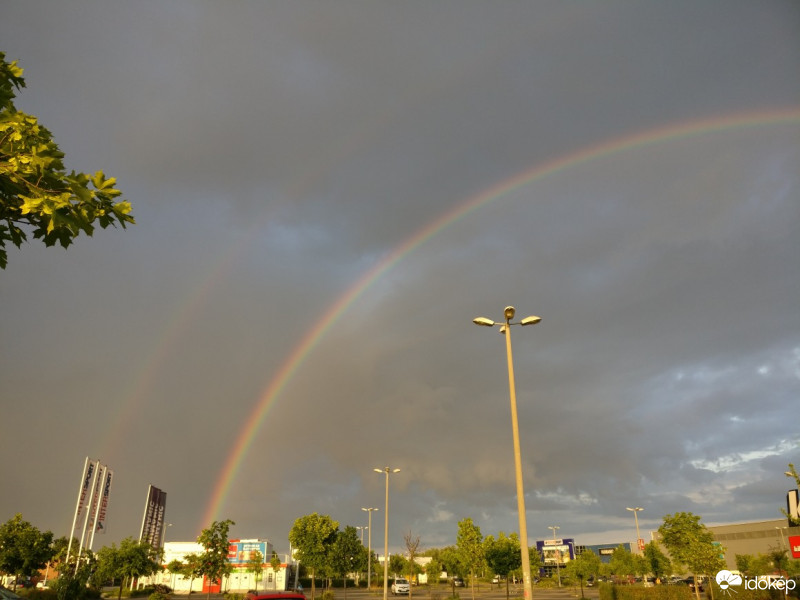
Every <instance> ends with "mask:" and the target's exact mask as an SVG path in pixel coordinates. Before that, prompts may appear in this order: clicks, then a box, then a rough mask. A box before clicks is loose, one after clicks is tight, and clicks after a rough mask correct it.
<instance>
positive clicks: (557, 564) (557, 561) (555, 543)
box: [547, 525, 561, 587]
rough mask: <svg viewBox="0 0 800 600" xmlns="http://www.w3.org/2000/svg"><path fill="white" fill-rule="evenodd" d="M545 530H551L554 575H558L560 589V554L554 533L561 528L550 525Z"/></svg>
mask: <svg viewBox="0 0 800 600" xmlns="http://www.w3.org/2000/svg"><path fill="white" fill-rule="evenodd" d="M547 528H548V529H552V530H553V546H554V548H553V550H555V551H556V573H557V574H558V587H561V556H560V554H561V553H560V552H559V550H558V547H557V546H558V542H557V541H556V531H558V530H559V529H561V527H559V526H558V525H550V526H548V527H547Z"/></svg>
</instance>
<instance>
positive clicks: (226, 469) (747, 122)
mask: <svg viewBox="0 0 800 600" xmlns="http://www.w3.org/2000/svg"><path fill="white" fill-rule="evenodd" d="M781 124H783V125H798V124H800V108H798V107H790V108H785V109H778V110H769V111H757V112H746V113H735V114H731V115H725V116H721V117H715V118H711V119H701V120H692V121H684V122H681V123H678V124H672V125H667V126H664V127H659V128H655V129H649V130H645V131H641V132H637V133H634V134H632V135H628V136H625V137H621V138H614V139H612V140H608V141H605V142H602V143H599V144H596V145H592V146H588V147H585V148H582V149H580V150H578V151H577V152H574V153H572V154H568V155H566V156H562V157H559V158H555V159H553V160H551V161H548V162H545V163H543V164H539V165H536V166H534V167H533V168H531V169H528V170H526V171H523V172H521V173H519V174H517V175H515V176H513V177H511V178H509V179H506V180H504V181H502V182H500V183H498V184H496V185H494V186H492V187H490V188H488V189H486V190H484V191H482V192H480V193H479V194H477V195H475V196H472V197H471V198H469V199H467V200H466V201H465V202H463V203H461V204H459V205H458V206H457V207H456V208H455V209H454V210H451V211H450V212H447V213H445V214H443V215H441V216H440V217H438V218H437V219H436V220H434V221H432V222H431V223H429V224H427V225H426V226H425V227H423V228H421V229H420V230H418V231H416V232H415V233H414V234H413V235H412V236H411V237H410V238H408V239H407V240H405V241H404V242H403V243H402V244H400V245H399V246H397V247H396V248H394V249H393V250H392V251H391V252H390V253H389V254H388V255H387V256H386V257H384V259H383V260H382V261H380V262H379V263H378V264H377V265H376V266H375V267H373V268H372V269H370V270H369V271H367V272H366V273H365V274H364V275H362V276H361V277H360V278H359V279H358V281H356V282H355V283H354V284H353V285H352V286H351V287H350V288H349V289H348V290H347V291H346V292H345V293H344V294H342V296H341V297H340V298H339V299H338V300H337V301H336V302H335V303H334V304H333V306H331V308H330V309H329V310H328V311H327V312H326V313H325V314H324V315H323V316H322V317H321V318H320V319H319V320H318V321H317V322H316V323H314V324H313V325H312V326H311V327H309V329H308V332H307V333H306V335H305V336H304V337H303V338H302V339H301V340H300V341H299V343H298V344H297V345H296V346H295V347H294V349H293V350H292V352H291V354H290V355H289V356H288V357H287V358H286V360H285V361H284V362H283V363H282V365H281V367H280V369H279V370H278V372H277V373H276V374H275V376H274V377H273V378H272V380H271V381H270V382H269V384H268V385H267V387H266V388H265V389H264V392H263V393H262V395H261V397H260V399H259V400H258V402H257V403H256V406H255V408H254V409H253V411H252V413H251V414H250V415H249V416H248V417H247V419H245V426H244V428H243V429H242V430H241V432H240V433H239V436H238V437H237V439H236V441H235V443H234V444H233V447H232V448H231V451H230V453H229V454H228V458H227V459H226V461H225V463H224V465H223V467H222V471H221V472H220V475H219V477H218V479H217V482H216V484H215V486H214V490H213V494H212V496H211V499H210V501H209V503H208V507H207V509H206V511H205V513H204V515H203V520H202V521H201V523H200V525H199V527H198V529H202V528H203V527H207V526H208V524H209V523H211V522H212V521H214V520H216V519H217V518H218V515H219V514H220V512H221V511H222V508H223V507H224V506H225V502H226V500H227V497H228V493H229V492H230V490H231V487H232V485H233V482H234V481H235V479H236V476H237V474H238V472H239V468H240V466H241V464H242V461H243V459H244V458H245V456H246V455H247V453H248V451H249V449H250V446H251V445H252V443H253V440H254V439H255V438H256V435H257V434H258V431H259V429H260V428H261V425H262V423H263V421H264V419H265V418H266V416H267V413H268V412H269V409H270V407H271V406H272V405H273V404H274V403H275V401H276V400H277V399H278V397H279V396H280V394H281V392H282V391H283V390H284V388H285V387H286V385H287V384H288V383H289V382H290V381H291V380H292V378H293V377H294V375H295V373H297V371H298V369H299V368H300V367H301V366H302V364H303V362H304V361H305V359H306V358H307V357H308V355H309V354H310V353H311V352H312V351H313V350H314V348H315V347H316V346H317V345H318V343H319V342H320V340H321V339H322V338H323V337H324V336H325V334H326V333H327V331H328V330H329V329H330V328H331V326H332V325H333V324H334V323H336V321H337V320H338V319H339V317H341V316H342V314H344V313H345V312H346V311H347V309H348V308H349V306H350V305H351V304H352V303H353V302H354V301H355V300H356V299H357V298H358V297H359V296H360V295H361V294H363V293H364V292H365V291H366V290H367V289H368V288H369V287H370V286H371V285H372V284H374V283H375V282H376V281H377V280H378V279H379V278H380V277H381V276H382V275H384V274H385V273H387V272H388V271H389V270H391V269H392V268H393V267H394V266H395V265H396V264H397V263H398V262H400V261H401V260H402V259H403V258H404V257H405V256H407V255H408V254H409V253H410V252H412V251H414V250H415V249H417V248H419V247H420V246H421V245H422V244H424V243H425V242H426V241H427V240H429V239H431V238H432V237H433V236H435V235H436V234H437V233H439V232H440V231H442V230H443V229H444V228H446V227H448V226H449V225H451V224H452V223H454V222H456V221H458V220H459V219H461V218H463V217H465V216H467V215H469V214H470V213H471V212H473V211H475V210H476V209H478V208H480V207H482V206H484V205H486V204H487V203H489V202H491V201H493V200H496V199H498V198H501V197H502V196H504V195H506V194H508V193H509V192H512V191H514V190H516V189H519V188H521V187H522V186H525V185H528V184H530V183H532V182H534V181H537V180H539V179H542V178H544V177H547V176H549V175H553V174H556V173H559V172H561V171H564V170H566V169H570V168H573V167H576V166H579V165H581V164H584V163H587V162H589V161H591V160H595V159H597V158H601V157H607V156H611V155H614V154H619V153H622V152H626V151H629V150H633V149H636V148H640V147H643V146H649V145H653V144H661V143H665V142H669V141H671V140H677V139H682V138H688V137H694V136H699V135H706V134H710V133H717V132H722V131H726V130H731V129H741V128H750V127H758V126H767V125H781Z"/></svg>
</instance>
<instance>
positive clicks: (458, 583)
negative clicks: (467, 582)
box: [453, 575, 464, 587]
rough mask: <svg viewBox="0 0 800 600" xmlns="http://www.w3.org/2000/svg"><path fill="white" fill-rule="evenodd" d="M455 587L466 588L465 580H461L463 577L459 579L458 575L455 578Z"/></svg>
mask: <svg viewBox="0 0 800 600" xmlns="http://www.w3.org/2000/svg"><path fill="white" fill-rule="evenodd" d="M453 585H454V586H455V587H464V580H463V579H461V577H459V576H458V575H456V576H455V577H453Z"/></svg>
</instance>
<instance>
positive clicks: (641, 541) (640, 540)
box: [639, 538, 644, 550]
mask: <svg viewBox="0 0 800 600" xmlns="http://www.w3.org/2000/svg"><path fill="white" fill-rule="evenodd" d="M639 550H644V540H643V539H642V538H639Z"/></svg>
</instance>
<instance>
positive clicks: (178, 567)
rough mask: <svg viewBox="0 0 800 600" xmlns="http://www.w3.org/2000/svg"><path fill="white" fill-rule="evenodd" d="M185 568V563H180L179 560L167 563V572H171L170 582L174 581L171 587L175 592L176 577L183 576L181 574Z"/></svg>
mask: <svg viewBox="0 0 800 600" xmlns="http://www.w3.org/2000/svg"><path fill="white" fill-rule="evenodd" d="M183 567H184V565H183V563H182V562H181V561H179V560H178V559H177V558H175V559H173V560H171V561H169V563H167V571H169V574H170V581H172V586H171V587H172V589H173V590H174V589H175V576H176V575H181V573H182V572H183ZM189 585H190V586H191V585H192V584H191V583H190V584H189Z"/></svg>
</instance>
